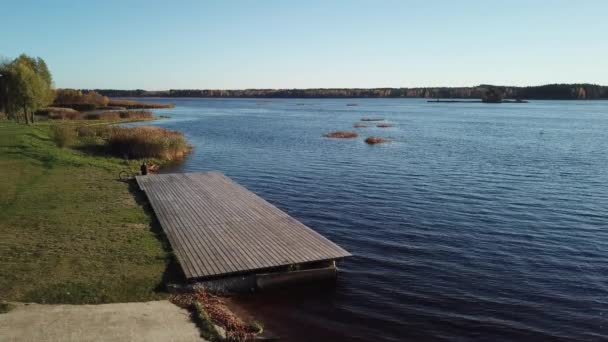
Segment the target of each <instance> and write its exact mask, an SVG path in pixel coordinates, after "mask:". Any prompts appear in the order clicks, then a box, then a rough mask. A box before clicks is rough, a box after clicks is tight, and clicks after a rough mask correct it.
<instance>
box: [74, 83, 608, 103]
mask: <svg viewBox="0 0 608 342" xmlns="http://www.w3.org/2000/svg"><path fill="white" fill-rule="evenodd" d="M83 90H85V91H87V90H88V89H83ZM94 90H95V91H96V92H98V93H100V94H102V95H104V96H109V97H237V98H238V97H242V98H356V97H370V98H374V97H388V98H391V97H393V98H394V97H405V98H441V99H481V98H482V97H483V96H484V94H486V93H487V92H488V91H489V90H492V91H495V92H498V93H499V94H500V95H501V97H502V98H505V99H522V100H597V99H608V86H600V85H595V84H587V83H581V84H547V85H542V86H531V87H511V86H494V85H479V86H475V87H430V88H309V89H239V90H225V89H170V90H160V91H148V90H143V89H134V90H118V89H94Z"/></svg>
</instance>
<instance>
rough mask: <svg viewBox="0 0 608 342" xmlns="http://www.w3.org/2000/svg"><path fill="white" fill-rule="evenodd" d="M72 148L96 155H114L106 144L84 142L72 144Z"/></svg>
mask: <svg viewBox="0 0 608 342" xmlns="http://www.w3.org/2000/svg"><path fill="white" fill-rule="evenodd" d="M71 148H72V149H74V150H76V151H79V152H82V153H85V154H87V155H91V156H94V157H114V156H113V155H112V154H110V153H109V151H108V149H107V148H106V146H104V145H99V144H82V145H76V146H72V147H71Z"/></svg>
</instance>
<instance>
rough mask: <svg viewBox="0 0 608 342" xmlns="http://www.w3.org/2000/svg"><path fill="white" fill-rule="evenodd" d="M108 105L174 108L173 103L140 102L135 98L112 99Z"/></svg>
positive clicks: (132, 107) (138, 107)
mask: <svg viewBox="0 0 608 342" xmlns="http://www.w3.org/2000/svg"><path fill="white" fill-rule="evenodd" d="M108 106H118V107H125V108H127V109H153V108H173V107H175V105H174V104H173V103H155V102H139V101H134V100H110V103H108Z"/></svg>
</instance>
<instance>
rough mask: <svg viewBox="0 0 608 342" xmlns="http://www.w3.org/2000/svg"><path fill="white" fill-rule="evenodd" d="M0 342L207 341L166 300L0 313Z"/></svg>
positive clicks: (32, 306) (22, 306)
mask: <svg viewBox="0 0 608 342" xmlns="http://www.w3.org/2000/svg"><path fill="white" fill-rule="evenodd" d="M0 341H3V342H9V341H10V342H26V341H27V342H29V341H48V342H55V341H56V342H60V341H61V342H67V341H78V342H81V341H117V342H118V341H142V342H143V341H146V342H169V341H171V342H193V341H197V342H199V341H205V340H204V339H202V338H201V337H200V333H199V330H198V329H197V327H196V325H195V324H194V323H192V321H191V320H190V315H189V313H188V311H186V310H184V309H181V308H179V307H177V306H175V305H173V304H171V303H170V302H168V301H158V302H147V303H119V304H101V305H40V304H18V305H17V307H16V308H15V309H14V310H13V311H11V312H9V313H6V314H0Z"/></svg>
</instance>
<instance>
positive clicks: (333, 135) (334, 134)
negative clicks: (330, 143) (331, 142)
mask: <svg viewBox="0 0 608 342" xmlns="http://www.w3.org/2000/svg"><path fill="white" fill-rule="evenodd" d="M323 136H324V137H326V138H341V139H348V138H356V137H358V136H359V134H358V133H357V132H348V131H336V132H329V133H327V134H324V135H323Z"/></svg>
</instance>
